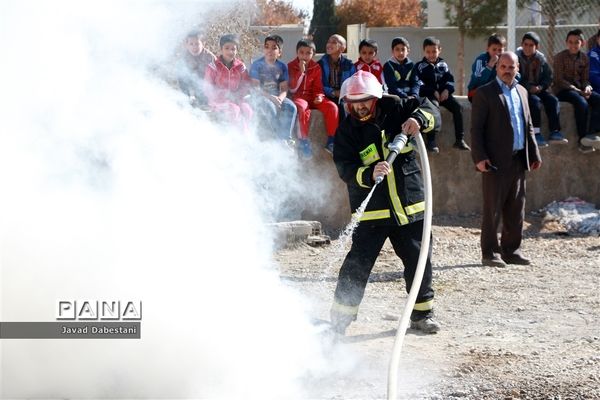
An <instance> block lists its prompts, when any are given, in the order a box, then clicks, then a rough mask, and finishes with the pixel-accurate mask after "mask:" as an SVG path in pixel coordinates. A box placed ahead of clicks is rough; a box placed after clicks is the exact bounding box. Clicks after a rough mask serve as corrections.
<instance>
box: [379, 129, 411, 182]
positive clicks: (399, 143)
mask: <svg viewBox="0 0 600 400" xmlns="http://www.w3.org/2000/svg"><path fill="white" fill-rule="evenodd" d="M406 143H408V135H407V134H406V133H404V132H402V133H399V134H397V135H396V137H395V138H394V140H392V141H391V142H390V143H388V145H387V148H388V150H389V151H390V154H388V156H387V158H386V159H385V161H387V162H388V164H390V165H392V163H393V162H394V160H395V159H396V156H398V154H400V152H401V151H402V149H403V148H404V146H406ZM383 177H384V176H383V175H379V176H378V177H376V178H375V184H376V185H379V184H380V183H381V182H383Z"/></svg>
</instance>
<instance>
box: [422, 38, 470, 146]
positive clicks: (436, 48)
mask: <svg viewBox="0 0 600 400" xmlns="http://www.w3.org/2000/svg"><path fill="white" fill-rule="evenodd" d="M441 52H442V48H441V46H440V41H439V39H436V38H434V37H433V36H431V37H428V38H425V40H424V41H423V53H425V57H423V59H422V60H421V61H419V62H418V63H417V64H416V65H415V73H416V76H417V78H418V79H419V85H420V89H419V95H420V96H421V97H427V98H428V99H429V100H431V102H432V103H433V104H435V105H436V106H438V107H439V106H444V107H445V108H446V109H448V111H450V112H451V113H452V117H453V119H454V136H455V139H456V140H455V142H454V146H453V147H454V148H456V149H459V150H467V151H468V150H470V148H469V146H468V145H467V143H466V142H465V133H464V129H463V117H462V107H461V105H460V104H459V103H458V102H457V101H456V99H455V98H454V97H453V96H452V93H454V76H452V73H451V72H450V67H449V66H448V64H447V63H446V61H444V59H443V58H440V53H441ZM427 149H428V150H429V151H430V152H433V153H439V151H440V150H439V148H438V147H437V144H436V142H435V136H434V135H429V136H428V141H427Z"/></svg>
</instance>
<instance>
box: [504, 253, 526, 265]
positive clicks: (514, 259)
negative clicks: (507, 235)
mask: <svg viewBox="0 0 600 400" xmlns="http://www.w3.org/2000/svg"><path fill="white" fill-rule="evenodd" d="M502 259H503V260H504V262H506V263H507V264H514V265H529V264H531V261H529V260H528V259H526V258H525V257H523V256H521V255H520V254H510V255H506V254H505V255H503V256H502Z"/></svg>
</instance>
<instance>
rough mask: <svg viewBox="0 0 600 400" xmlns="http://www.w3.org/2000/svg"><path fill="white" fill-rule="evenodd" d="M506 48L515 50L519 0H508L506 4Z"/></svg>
mask: <svg viewBox="0 0 600 400" xmlns="http://www.w3.org/2000/svg"><path fill="white" fill-rule="evenodd" d="M506 6H507V7H506V9H507V13H506V49H507V50H510V51H515V49H516V47H515V43H516V41H515V29H516V25H517V0H507V4H506Z"/></svg>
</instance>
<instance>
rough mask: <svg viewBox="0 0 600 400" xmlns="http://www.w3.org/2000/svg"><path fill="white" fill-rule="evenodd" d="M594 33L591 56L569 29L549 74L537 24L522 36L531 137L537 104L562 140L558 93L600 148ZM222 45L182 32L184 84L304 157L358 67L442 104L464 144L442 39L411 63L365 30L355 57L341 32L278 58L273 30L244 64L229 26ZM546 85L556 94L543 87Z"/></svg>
mask: <svg viewBox="0 0 600 400" xmlns="http://www.w3.org/2000/svg"><path fill="white" fill-rule="evenodd" d="M599 38H600V35H596V39H595V42H594V43H593V44H594V47H593V49H591V51H590V53H589V57H588V55H586V54H585V53H584V52H583V51H581V47H582V45H583V40H584V38H583V35H582V33H581V31H580V30H573V31H570V32H569V33H568V35H567V49H566V50H564V51H562V52H560V53H558V54H557V55H555V57H554V66H555V68H554V76H553V71H552V68H550V66H549V65H548V62H547V61H546V57H545V56H544V55H543V54H542V53H541V52H540V51H539V50H538V47H539V43H540V38H539V36H538V35H537V34H536V33H534V32H528V33H526V34H525V35H524V36H523V39H522V42H521V47H520V48H519V49H518V51H517V55H518V57H519V63H520V75H519V76H518V79H519V83H520V84H522V85H523V86H525V88H527V90H528V92H529V104H530V107H531V114H532V119H533V124H534V127H535V128H534V129H535V133H536V140H537V141H538V144H539V145H540V147H545V146H548V142H547V141H546V140H545V138H544V136H543V135H542V134H541V132H540V127H541V107H542V105H543V107H544V108H545V111H546V114H547V117H548V123H549V128H550V134H549V137H548V139H549V141H550V142H551V143H567V139H566V138H565V137H564V135H563V134H562V133H561V127H560V119H559V100H560V101H568V102H570V103H572V104H573V105H574V109H575V118H576V125H577V131H578V135H579V138H580V140H579V149H580V150H581V151H582V152H584V153H587V152H591V151H594V150H595V149H600V137H599V136H598V135H597V134H596V133H597V132H600V87H598V86H597V85H600V39H599ZM219 46H220V52H219V55H218V57H217V56H215V55H214V54H212V53H211V52H210V51H209V50H207V49H206V48H204V47H203V43H202V39H201V36H200V33H199V32H191V33H189V34H188V35H187V37H186V40H185V47H186V50H187V52H186V54H185V55H184V57H183V58H182V60H181V61H180V64H179V68H178V82H179V85H180V88H181V90H182V91H183V92H185V93H186V94H187V95H188V96H189V98H190V101H191V102H192V103H193V104H194V105H201V106H204V107H207V108H208V109H209V110H210V111H214V112H215V114H216V115H218V116H220V117H221V118H224V119H225V120H226V121H228V122H230V123H233V124H236V125H237V126H238V127H239V128H240V129H241V130H242V131H244V132H248V131H249V130H250V122H251V121H253V120H254V117H255V116H256V117H258V120H260V121H261V122H262V124H261V127H262V128H263V130H266V131H267V132H269V135H270V136H271V137H273V136H275V137H278V138H280V139H281V140H283V141H284V142H285V143H286V144H289V145H295V143H296V140H297V142H298V149H299V152H300V154H301V155H302V156H303V157H305V158H310V157H312V148H311V143H310V140H309V138H308V134H309V125H310V124H309V123H310V115H311V110H313V109H316V110H319V111H321V112H322V113H323V117H324V120H325V128H326V131H327V136H328V139H327V143H326V144H325V149H326V150H327V151H329V152H330V153H332V152H333V143H334V135H335V131H336V129H337V126H338V123H339V121H341V120H342V119H343V118H344V117H345V114H346V112H345V109H344V105H343V102H341V101H340V98H339V94H340V88H341V85H342V83H343V81H344V80H346V79H347V78H349V77H350V76H352V75H353V74H354V73H355V72H356V71H357V70H364V71H368V72H370V73H372V74H373V75H375V77H376V78H377V79H378V80H379V82H380V83H381V84H382V85H383V88H384V90H385V91H386V92H387V93H388V94H392V95H396V96H398V97H401V98H410V97H419V96H420V97H427V98H428V99H429V100H431V101H432V102H433V103H434V104H435V105H436V106H438V107H439V106H443V107H445V108H446V109H448V110H449V111H450V113H451V114H452V116H453V122H454V134H455V142H454V146H453V147H455V148H456V149H459V150H465V151H469V150H470V148H469V146H468V145H467V143H466V142H465V140H464V137H465V134H464V126H463V117H462V107H461V105H460V103H459V102H458V101H456V99H455V98H454V97H453V93H454V90H455V87H454V77H453V75H452V73H451V71H450V68H449V66H448V64H447V63H446V61H444V59H443V58H441V57H440V54H441V50H442V47H441V45H440V41H439V40H438V39H436V38H434V37H428V38H426V39H425V40H424V41H423V55H424V56H423V59H422V60H421V61H419V62H417V63H414V62H413V61H412V60H411V59H410V58H409V57H408V55H409V53H410V44H409V42H408V41H407V40H406V39H405V38H403V37H396V38H394V39H393V40H392V43H391V53H392V56H391V58H390V59H389V60H388V61H387V62H385V64H383V65H382V64H381V62H380V61H379V60H378V58H377V54H378V45H377V42H375V41H374V40H370V39H367V40H363V41H361V42H360V45H359V55H360V57H359V59H358V60H357V61H356V62H355V63H352V61H350V60H349V59H348V58H347V57H345V56H344V55H343V53H344V51H345V50H346V40H345V39H344V38H343V37H342V36H341V35H337V34H335V35H332V36H331V37H330V38H329V40H328V41H327V45H326V54H325V55H324V56H323V57H321V59H320V60H319V61H318V62H315V61H314V60H313V57H314V55H315V52H316V50H315V45H314V43H313V42H312V41H310V40H307V39H302V40H300V41H299V42H298V43H297V44H296V58H295V59H293V60H292V61H290V62H289V63H288V64H287V65H286V64H285V63H283V62H281V61H280V60H279V57H281V54H282V46H283V39H282V38H281V37H280V36H278V35H270V36H267V37H266V38H265V40H264V47H263V57H261V58H259V59H258V60H256V61H254V62H253V63H252V65H251V66H250V70H248V69H247V68H246V66H245V64H244V63H243V62H242V61H241V60H240V59H238V58H237V51H238V48H239V40H238V38H237V36H236V35H232V34H228V35H223V36H222V37H221V38H220V41H219ZM505 47H506V40H505V39H504V38H503V37H502V36H500V35H497V34H494V35H492V36H490V37H489V38H488V45H487V50H486V52H484V53H482V54H481V55H479V56H478V57H477V58H476V60H475V62H474V63H473V66H472V75H471V79H470V82H469V85H468V89H469V99H471V98H472V95H473V93H474V91H475V90H476V89H477V88H478V87H479V86H482V85H484V84H486V83H488V82H490V81H491V80H493V79H495V77H496V63H497V61H498V57H499V55H500V53H502V51H504V49H505ZM590 65H591V69H590ZM590 81H591V82H592V83H591V84H590ZM552 85H553V86H554V91H555V93H556V96H555V95H554V94H552V93H551V91H550V89H551V86H552ZM255 114H257V115H255ZM590 117H591V118H590ZM588 119H589V120H590V121H589V124H588ZM296 121H297V122H296ZM588 126H589V129H588ZM294 132H295V134H294ZM426 143H427V148H428V150H429V151H430V152H432V153H438V152H439V147H438V146H437V143H436V138H435V135H434V134H429V135H428V136H427V141H426Z"/></svg>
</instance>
